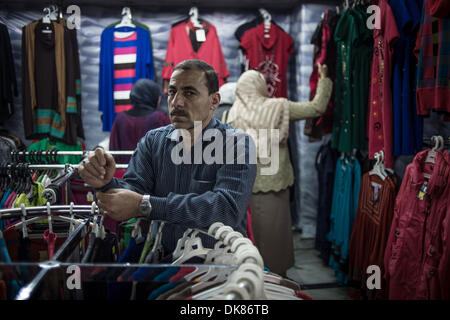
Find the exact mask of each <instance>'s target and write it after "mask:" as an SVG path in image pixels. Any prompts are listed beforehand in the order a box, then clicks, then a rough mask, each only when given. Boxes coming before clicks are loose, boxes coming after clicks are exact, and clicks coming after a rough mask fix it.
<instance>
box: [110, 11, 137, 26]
mask: <svg viewBox="0 0 450 320" xmlns="http://www.w3.org/2000/svg"><path fill="white" fill-rule="evenodd" d="M132 19H133V17H132V15H131V9H130V8H128V7H124V8H123V9H122V21H120V23H119V24H116V25H115V27H114V28H116V29H117V28H120V27H131V28H136V26H135V25H134V24H133V22H132Z"/></svg>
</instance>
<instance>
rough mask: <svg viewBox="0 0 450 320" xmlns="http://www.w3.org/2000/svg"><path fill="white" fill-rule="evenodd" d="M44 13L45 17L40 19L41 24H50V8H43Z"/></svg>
mask: <svg viewBox="0 0 450 320" xmlns="http://www.w3.org/2000/svg"><path fill="white" fill-rule="evenodd" d="M43 11H44V12H46V14H45V16H44V17H43V18H42V23H51V21H50V13H51V11H50V8H44V10H43Z"/></svg>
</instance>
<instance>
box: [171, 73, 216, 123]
mask: <svg viewBox="0 0 450 320" xmlns="http://www.w3.org/2000/svg"><path fill="white" fill-rule="evenodd" d="M167 92H168V106H169V114H170V121H171V122H172V124H173V125H174V127H175V128H177V129H186V130H191V129H193V128H194V121H202V123H203V127H205V126H206V125H207V124H208V123H209V121H210V120H211V118H212V114H213V111H214V109H215V108H217V106H218V105H219V103H220V95H219V93H217V92H216V93H213V94H209V93H208V87H207V86H206V78H205V74H204V72H203V71H200V70H175V71H174V72H173V73H172V77H171V78H170V82H169V87H168V91H167Z"/></svg>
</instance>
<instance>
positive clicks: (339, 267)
mask: <svg viewBox="0 0 450 320" xmlns="http://www.w3.org/2000/svg"><path fill="white" fill-rule="evenodd" d="M360 185H361V168H360V165H359V162H358V160H357V159H342V158H339V159H338V160H337V163H336V173H335V177H334V187H333V200H332V205H331V214H330V232H329V233H328V235H327V238H328V241H330V242H331V256H330V261H329V266H330V267H331V268H332V269H333V270H334V271H335V275H336V277H337V280H338V283H339V284H340V285H343V284H347V281H348V254H349V252H348V250H349V242H350V236H351V232H352V228H353V223H354V220H355V217H356V210H357V209H358V198H359V191H360Z"/></svg>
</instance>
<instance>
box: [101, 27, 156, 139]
mask: <svg viewBox="0 0 450 320" xmlns="http://www.w3.org/2000/svg"><path fill="white" fill-rule="evenodd" d="M133 30H134V31H135V32H134V33H133V34H132V35H131V36H130V38H129V39H126V40H127V41H122V40H125V39H118V38H116V36H115V32H131V31H133ZM116 39H117V41H116ZM140 78H147V79H152V80H153V79H154V67H153V54H152V44H151V41H150V32H149V30H148V29H145V28H142V27H141V26H139V25H138V24H136V28H131V27H119V28H117V29H116V28H115V25H112V26H109V27H107V28H106V29H105V30H103V32H102V35H101V44H100V75H99V111H101V112H102V113H103V114H102V122H103V127H102V128H103V131H111V127H112V124H113V123H114V119H115V118H116V115H117V112H120V111H124V110H128V109H130V108H132V106H131V104H130V103H129V99H130V97H129V93H130V91H131V87H132V85H133V84H134V83H135V82H136V81H137V80H138V79H140ZM116 98H117V99H116ZM116 102H117V106H118V107H117V108H116Z"/></svg>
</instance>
